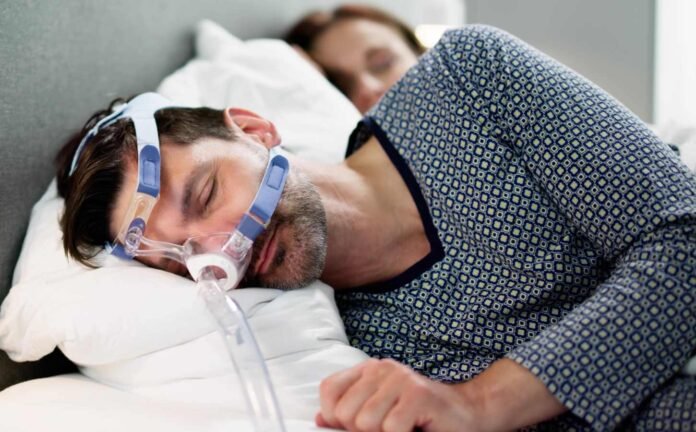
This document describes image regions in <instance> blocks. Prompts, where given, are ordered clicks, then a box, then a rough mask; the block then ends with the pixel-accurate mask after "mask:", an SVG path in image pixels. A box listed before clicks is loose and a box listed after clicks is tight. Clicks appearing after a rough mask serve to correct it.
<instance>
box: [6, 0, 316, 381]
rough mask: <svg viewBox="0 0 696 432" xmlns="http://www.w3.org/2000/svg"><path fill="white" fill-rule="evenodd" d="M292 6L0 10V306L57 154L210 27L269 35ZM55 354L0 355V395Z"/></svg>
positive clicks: (120, 2) (183, 1)
mask: <svg viewBox="0 0 696 432" xmlns="http://www.w3.org/2000/svg"><path fill="white" fill-rule="evenodd" d="M316 5H317V2H316V1H314V2H312V1H310V2H304V1H300V0H291V1H287V2H286V1H285V0H284V1H274V0H225V1H221V0H197V1H195V2H193V1H187V0H147V1H141V0H116V1H113V0H111V1H107V0H90V1H80V0H65V1H60V2H56V1H52V0H14V1H2V2H0V197H1V199H2V205H0V301H1V300H2V299H4V298H5V296H6V294H7V292H8V290H9V289H10V280H11V277H12V270H13V268H14V265H15V262H16V260H17V256H18V254H19V250H20V247H21V244H22V239H23V237H24V233H25V231H26V227H27V222H28V218H29V213H30V211H31V206H32V204H33V203H34V202H35V201H36V200H37V199H38V198H39V197H40V196H41V194H42V193H43V191H44V189H45V188H46V186H47V185H48V183H49V181H50V179H51V178H52V177H53V165H52V160H53V157H54V154H55V153H56V151H57V149H58V148H59V147H60V145H61V144H62V143H63V142H64V141H65V139H67V138H68V137H69V135H70V134H71V133H73V132H74V131H76V130H77V129H78V128H80V127H81V126H82V123H83V122H84V121H85V120H86V119H87V118H88V117H89V115H90V114H91V113H92V112H94V111H95V110H97V109H101V108H102V107H103V106H104V105H105V104H107V103H108V102H109V101H110V100H111V99H113V98H115V97H116V96H128V95H132V94H135V93H139V92H142V91H145V90H152V89H154V88H155V87H156V85H157V84H158V82H159V81H160V80H161V79H162V78H163V77H164V76H166V75H167V74H169V73H171V72H172V71H173V70H175V69H176V68H177V67H179V66H181V65H183V64H184V63H185V62H186V60H188V59H189V58H190V57H191V54H192V52H193V38H192V36H193V29H194V26H195V24H196V22H197V21H199V20H200V19H202V18H210V19H213V20H215V21H217V22H219V23H220V24H222V25H224V26H226V27H227V28H228V29H231V30H232V31H233V32H234V33H235V34H236V35H238V36H240V37H259V36H273V35H278V34H280V33H281V32H282V31H284V29H285V28H286V27H287V25H288V23H290V22H291V20H294V19H295V18H296V17H297V16H298V15H299V14H300V13H302V12H304V11H306V8H307V7H314V6H316ZM71 368H72V365H71V364H70V363H69V362H67V361H66V360H65V359H64V358H62V356H61V355H59V354H58V353H54V355H52V356H50V357H48V358H46V359H44V360H42V361H40V362H36V363H25V364H16V363H13V362H11V361H10V360H9V359H8V358H7V356H6V355H5V353H4V352H0V390H1V389H3V388H5V387H7V386H9V385H11V384H13V383H16V382H20V381H24V380H27V379H29V378H32V377H37V376H46V375H52V374H55V373H58V372H60V371H65V370H70V369H71Z"/></svg>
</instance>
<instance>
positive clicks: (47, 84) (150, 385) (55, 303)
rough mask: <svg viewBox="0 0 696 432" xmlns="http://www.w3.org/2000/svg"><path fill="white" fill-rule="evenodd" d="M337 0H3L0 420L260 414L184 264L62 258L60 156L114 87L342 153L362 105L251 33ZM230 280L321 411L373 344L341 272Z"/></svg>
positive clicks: (285, 392)
mask: <svg viewBox="0 0 696 432" xmlns="http://www.w3.org/2000/svg"><path fill="white" fill-rule="evenodd" d="M443 1H444V0H443ZM417 2H418V0H413V1H408V2H398V3H397V2H391V3H390V2H387V1H385V2H384V3H385V4H391V6H392V7H394V5H397V6H398V7H403V8H405V9H408V7H407V5H411V4H416V3H417ZM335 3H337V2H336V1H320V0H315V1H311V0H306V1H303V0H287V1H284V2H282V3H281V2H278V1H274V0H230V1H227V2H219V1H211V0H202V1H198V2H195V4H194V3H190V2H185V1H182V0H172V1H166V0H154V1H147V2H138V1H134V0H122V1H118V2H106V1H102V0H99V1H93V2H77V1H67V2H62V3H60V4H59V3H55V2H50V1H49V0H39V1H28V0H26V1H18V2H4V3H3V4H1V5H0V58H1V59H2V60H3V61H2V62H1V63H0V81H1V82H2V85H0V137H1V141H0V142H1V145H0V163H1V164H2V170H0V172H1V174H0V175H2V182H0V196H2V199H3V205H2V206H0V215H1V216H0V220H1V221H2V223H1V224H0V242H1V244H0V301H2V300H4V302H3V308H2V310H1V312H0V339H1V340H2V341H3V347H4V348H5V349H6V351H7V352H5V351H1V350H0V390H2V391H0V429H1V430H7V431H22V430H26V431H36V430H46V429H49V428H50V429H51V430H58V431H62V430H65V431H71V432H75V431H80V430H85V431H87V430H90V431H91V430H101V431H110V430H123V429H126V430H133V431H138V430H148V431H153V430H154V431H156V430H168V431H188V430H196V431H217V430H221V431H222V430H252V428H251V423H250V421H249V419H248V417H247V414H246V411H245V409H244V401H243V400H242V395H241V393H240V392H239V391H238V383H237V381H236V377H235V374H234V371H233V370H232V368H231V365H230V364H229V361H227V359H226V353H225V352H224V348H223V345H222V343H221V341H220V339H219V336H218V335H217V334H216V333H215V329H214V323H212V322H211V321H210V319H209V318H208V316H207V313H206V312H205V310H204V307H203V305H202V304H201V303H200V301H198V300H197V298H196V295H195V290H193V289H192V283H191V282H190V281H187V280H185V279H182V278H179V277H177V276H174V275H169V274H166V273H163V272H159V271H156V270H152V269H147V268H144V267H142V266H140V265H138V264H137V263H123V262H118V261H114V260H111V261H110V260H109V259H108V258H104V262H103V264H104V267H102V268H100V269H99V270H96V271H87V270H86V269H84V268H82V267H80V266H78V265H76V264H74V263H70V262H68V261H66V260H65V257H64V256H63V255H62V251H61V248H60V233H59V232H58V230H57V218H58V216H59V214H60V211H61V208H62V201H61V200H60V199H59V198H57V197H56V192H55V186H54V185H53V184H51V178H52V177H53V169H52V157H53V155H54V154H55V152H56V150H57V149H58V147H59V146H60V145H61V143H62V142H64V141H65V139H67V138H68V136H69V135H70V134H71V133H73V132H74V131H75V130H76V129H77V128H79V127H80V126H81V124H82V122H83V121H84V120H85V119H86V118H87V117H88V116H89V115H90V114H91V113H92V112H93V111H95V110H97V109H100V108H102V107H103V106H104V105H105V104H106V103H108V102H109V101H110V100H111V99H113V98H115V97H117V96H128V95H132V94H136V93H140V92H143V91H147V90H153V89H158V91H160V92H161V93H163V94H165V95H166V96H168V97H170V98H171V99H173V100H174V101H176V102H178V103H181V104H188V105H207V106H214V107H220V108H221V107H224V106H226V105H227V104H230V103H232V104H234V103H235V102H236V101H240V102H239V103H238V104H239V105H240V106H243V107H245V108H250V109H252V110H254V111H256V112H258V113H259V114H261V115H264V116H265V117H267V118H269V119H271V120H273V121H274V122H275V123H276V125H277V126H278V129H279V130H280V131H281V135H283V137H284V145H285V146H286V148H287V149H288V151H292V152H296V153H298V154H303V155H304V156H306V157H310V158H315V159H318V160H322V161H326V162H332V161H338V160H340V159H341V158H342V156H343V154H344V151H345V144H346V141H345V137H346V136H347V135H348V133H349V132H350V130H351V129H352V128H353V126H354V125H355V123H356V122H357V120H358V118H359V114H358V113H357V111H356V110H355V109H354V108H353V107H352V105H350V103H349V102H348V101H347V100H346V99H345V98H344V97H343V96H342V95H340V94H339V93H338V92H337V91H336V90H335V89H333V88H332V87H331V86H330V85H329V84H328V82H326V81H325V80H324V79H323V78H322V77H321V76H320V75H319V74H318V72H317V71H315V70H314V69H312V68H311V66H309V65H308V64H306V63H303V62H302V60H301V59H300V58H299V57H298V56H297V55H296V54H295V53H294V52H293V51H292V49H290V48H289V47H287V46H286V45H283V44H282V43H280V42H278V41H272V40H253V41H248V42H244V41H243V40H245V39H254V38H259V37H268V36H278V35H279V34H280V33H281V32H282V30H283V29H285V28H286V27H287V25H288V24H289V23H291V22H293V20H295V19H296V18H297V17H298V16H300V15H301V14H302V13H304V12H306V11H307V10H309V9H312V8H314V7H315V6H318V5H321V6H324V7H326V6H327V5H329V4H335ZM444 13H446V11H445V12H444ZM206 18H208V19H210V18H212V19H214V20H215V21H214V22H213V21H203V20H204V19H206ZM269 59H270V60H269ZM259 70H263V71H265V72H264V73H263V74H259V73H257V71H259ZM165 77H166V78H165ZM240 83H243V84H240ZM327 106H328V107H331V109H330V110H327V109H326V107H327ZM288 107H292V108H293V109H288ZM664 132H665V133H669V131H664ZM675 137H676V135H675ZM677 138H678V139H680V140H682V141H684V140H685V141H684V142H687V141H688V142H689V143H691V145H690V146H688V147H686V146H684V147H683V149H685V151H684V152H683V155H684V156H686V157H687V158H688V162H687V163H689V166H690V167H691V168H692V169H694V168H696V159H695V158H694V157H695V156H696V152H694V149H696V135H695V134H693V133H692V134H691V135H688V136H687V137H686V138H683V137H681V138H679V137H676V138H675V139H677ZM20 252H21V253H20ZM10 287H12V291H10ZM235 296H236V299H237V301H238V302H239V303H240V304H241V305H242V308H243V309H244V310H245V311H246V312H247V315H248V316H249V317H250V322H251V325H252V327H253V329H254V331H255V333H256V335H257V338H258V339H259V343H260V345H261V349H262V351H263V354H264V357H265V359H266V362H267V365H268V368H269V371H270V373H271V377H272V379H273V381H274V384H275V386H276V391H277V393H278V397H279V399H280V402H281V407H282V409H283V412H284V414H285V417H286V426H287V429H288V430H314V429H316V427H315V426H314V424H313V421H312V419H313V416H314V413H315V412H316V409H317V407H318V398H317V386H318V383H319V381H320V380H321V378H323V377H324V376H326V375H328V374H330V373H331V372H334V371H338V370H341V369H343V368H346V367H349V366H351V365H353V364H356V363H358V362H360V361H362V360H364V359H365V358H366V357H365V355H364V354H363V353H361V352H359V351H357V350H355V349H353V348H352V347H350V346H349V345H348V343H347V341H346V337H345V333H344V332H343V328H342V323H341V321H340V318H339V316H338V313H337V311H336V307H335V304H334V302H333V295H332V291H331V288H330V287H327V286H325V285H323V284H321V283H315V284H313V285H312V286H310V287H308V288H307V289H304V290H298V291H295V292H290V293H281V292H278V291H273V290H261V289H249V290H242V291H239V292H237V293H235ZM281 323H282V324H281ZM10 357H12V358H13V359H15V360H22V362H15V361H13V360H11V359H10ZM693 366H694V368H696V364H694V365H693ZM3 389H4V390H3Z"/></svg>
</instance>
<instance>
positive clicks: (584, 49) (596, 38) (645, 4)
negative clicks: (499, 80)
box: [466, 0, 655, 122]
mask: <svg viewBox="0 0 696 432" xmlns="http://www.w3.org/2000/svg"><path fill="white" fill-rule="evenodd" d="M654 3H655V1H654V0H611V1H607V0H524V1H521V0H520V1H516V0H466V20H467V22H469V23H485V24H491V25H494V26H496V27H500V28H502V29H505V30H507V31H508V32H510V33H513V34H515V35H517V36H519V37H520V38H522V39H524V40H525V41H527V42H529V43H531V44H532V45H534V46H536V47H537V48H539V49H541V50H542V51H544V52H546V53H547V54H549V55H551V56H552V57H554V58H556V59H558V60H560V61H561V62H563V63H565V64H566V65H568V66H570V67H571V68H573V69H574V70H576V71H578V72H580V73H581V74H582V75H584V76H585V77H587V78H589V79H590V80H591V81H594V82H595V83H597V84H598V85H599V86H600V87H602V88H604V89H605V90H607V91H608V92H609V93H611V94H612V95H613V96H614V97H616V98H617V99H618V100H619V101H621V102H622V103H623V104H624V105H626V106H627V107H628V108H630V109H631V110H632V111H633V112H635V113H636V114H637V115H638V116H639V117H641V118H642V119H643V120H644V121H647V122H651V121H653V108H652V107H653V100H654V95H653V77H654V72H653V69H654V68H653V63H654V51H655V44H654V33H655V22H654V15H655V4H654Z"/></svg>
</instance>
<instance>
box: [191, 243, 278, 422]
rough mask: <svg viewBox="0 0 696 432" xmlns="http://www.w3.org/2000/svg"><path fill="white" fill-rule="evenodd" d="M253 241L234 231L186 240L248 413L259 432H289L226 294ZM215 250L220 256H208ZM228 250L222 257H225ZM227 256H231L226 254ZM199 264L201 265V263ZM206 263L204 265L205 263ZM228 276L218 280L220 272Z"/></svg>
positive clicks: (242, 320)
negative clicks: (217, 242)
mask: <svg viewBox="0 0 696 432" xmlns="http://www.w3.org/2000/svg"><path fill="white" fill-rule="evenodd" d="M215 238H217V239H218V240H224V239H229V240H228V241H226V242H225V243H224V245H223V246H222V247H220V246H218V247H217V248H214V249H211V248H210V245H209V244H207V245H206V244H201V243H208V242H210V241H211V239H212V240H213V241H214V239H215ZM251 243H252V242H251V240H250V239H248V238H247V237H245V236H244V235H243V234H241V233H240V232H239V231H237V230H235V231H234V232H233V234H232V235H231V236H230V235H229V234H221V235H218V236H206V237H205V238H200V239H196V238H192V239H190V240H189V241H188V242H187V244H188V245H187V246H185V247H186V249H187V251H186V253H185V256H186V264H187V266H188V267H189V271H191V270H194V271H196V273H192V275H196V276H197V277H195V278H194V279H195V280H196V281H197V288H198V295H199V296H200V297H201V298H202V299H203V300H204V301H205V304H206V306H207V308H208V310H209V311H210V313H211V314H212V315H213V317H214V318H215V320H216V321H217V324H218V329H219V330H220V332H221V333H222V335H223V337H224V339H225V346H226V347H227V351H228V353H229V356H230V359H231V360H232V364H233V366H234V369H235V371H236V373H237V376H238V377H239V381H240V383H241V385H242V389H243V393H244V397H245V402H246V404H247V411H248V412H249V413H250V414H251V418H252V421H253V423H254V430H255V431H257V432H262V431H263V432H265V431H269V432H270V431H280V432H285V425H284V423H283V416H282V413H281V411H280V405H279V404H278V400H277V398H276V396H275V392H274V391H273V385H272V383H271V379H270V376H269V374H268V370H267V369H266V363H265V361H264V359H263V356H262V355H261V351H260V349H259V346H258V344H257V343H256V339H255V338H254V334H253V333H252V331H251V328H250V327H249V323H248V322H247V320H246V317H245V316H244V312H243V311H242V309H241V308H240V307H239V305H238V304H237V302H236V301H234V299H232V298H231V297H230V296H228V295H227V291H228V290H230V289H233V288H235V287H236V286H237V284H238V283H239V280H240V279H241V276H242V275H243V274H244V271H245V270H246V267H247V266H248V264H249V260H250V258H251V256H250V255H251V249H250V247H249V246H250V245H251ZM210 250H217V252H212V253H211V252H207V251H210ZM223 251H224V253H223ZM225 255H227V256H225ZM199 263H200V264H199ZM204 263H206V264H204ZM218 269H221V270H223V271H224V272H225V273H226V275H227V277H226V278H223V279H220V278H218V275H219V270H218Z"/></svg>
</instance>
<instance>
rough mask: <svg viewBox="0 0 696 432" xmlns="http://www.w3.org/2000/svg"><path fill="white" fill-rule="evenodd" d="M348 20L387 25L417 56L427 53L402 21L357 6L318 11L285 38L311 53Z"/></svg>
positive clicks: (306, 17)
mask: <svg viewBox="0 0 696 432" xmlns="http://www.w3.org/2000/svg"><path fill="white" fill-rule="evenodd" d="M346 19H365V20H369V21H374V22H377V23H381V24H385V25H387V26H389V27H392V28H393V29H395V30H396V31H397V32H398V33H399V35H400V36H401V37H402V38H403V39H404V41H405V42H406V44H407V45H408V46H409V47H410V48H411V49H412V50H413V52H414V53H415V54H416V55H420V54H423V53H424V52H425V47H424V46H423V45H422V44H421V43H420V41H419V40H418V38H417V37H416V35H415V33H413V30H411V28H410V27H409V26H408V25H406V24H405V23H403V22H402V21H401V20H399V19H398V18H396V17H394V16H392V15H389V14H388V13H386V12H383V11H381V10H379V9H376V8H373V7H370V6H365V5H356V4H345V5H342V6H339V7H337V8H336V9H334V10H333V11H329V12H327V11H318V12H312V13H310V14H308V15H306V16H305V17H304V18H302V19H301V20H300V21H299V22H298V23H297V24H295V25H294V26H293V27H292V28H291V29H290V31H289V32H288V33H287V35H286V36H285V41H286V42H287V43H289V44H291V45H297V46H299V47H300V48H302V49H303V50H305V51H310V50H311V49H312V45H313V44H314V42H315V41H316V39H317V38H318V37H319V35H321V34H322V33H323V32H324V31H326V30H327V29H329V28H330V27H331V26H333V25H334V24H335V23H337V22H339V21H341V20H346Z"/></svg>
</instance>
